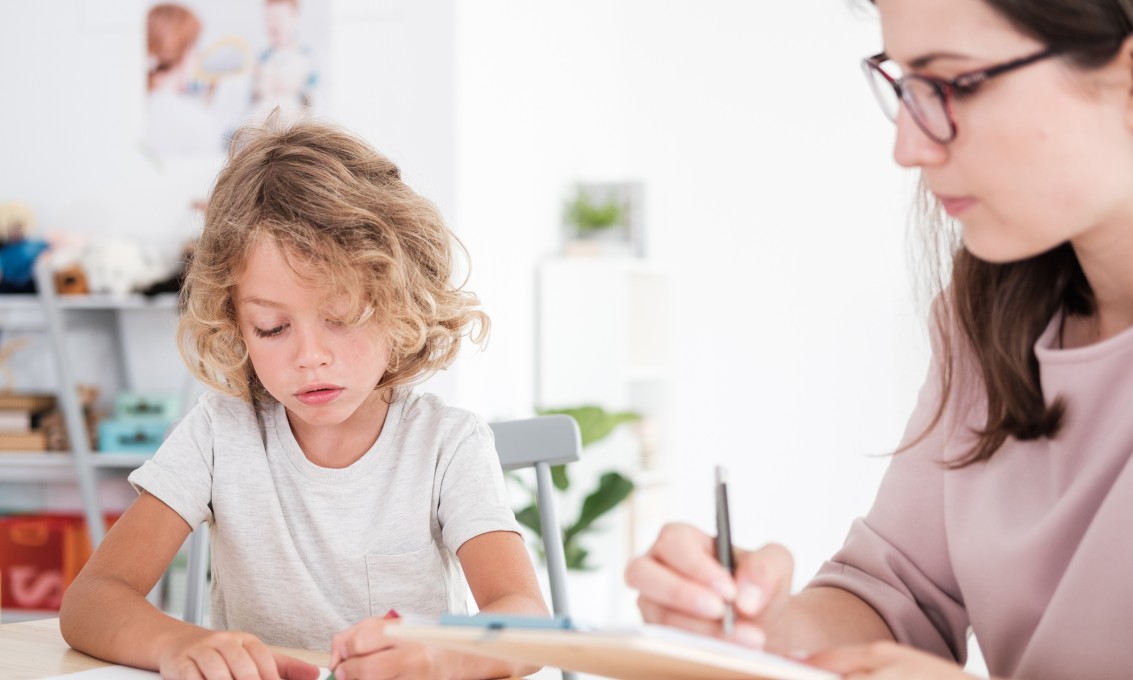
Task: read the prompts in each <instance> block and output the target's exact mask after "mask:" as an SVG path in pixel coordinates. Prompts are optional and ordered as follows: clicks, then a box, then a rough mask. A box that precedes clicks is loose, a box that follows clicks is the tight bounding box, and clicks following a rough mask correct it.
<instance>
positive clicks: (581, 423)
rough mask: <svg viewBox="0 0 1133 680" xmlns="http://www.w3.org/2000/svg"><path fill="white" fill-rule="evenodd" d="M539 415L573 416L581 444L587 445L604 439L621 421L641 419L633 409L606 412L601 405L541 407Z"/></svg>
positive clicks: (627, 421) (628, 421)
mask: <svg viewBox="0 0 1133 680" xmlns="http://www.w3.org/2000/svg"><path fill="white" fill-rule="evenodd" d="M539 414H540V415H553V414H562V415H568V416H570V417H571V418H574V420H575V422H576V423H578V430H579V433H580V434H581V435H582V446H583V447H587V446H590V445H591V444H593V443H594V442H596V441H601V440H602V439H605V438H606V436H607V435H609V434H610V433H611V432H613V431H614V428H615V427H617V426H618V425H621V424H622V423H630V422H636V421H638V420H641V414H640V413H637V412H635V411H620V412H617V413H608V412H607V411H606V410H605V409H603V408H602V407H601V406H576V407H574V408H557V409H542V410H540V411H539Z"/></svg>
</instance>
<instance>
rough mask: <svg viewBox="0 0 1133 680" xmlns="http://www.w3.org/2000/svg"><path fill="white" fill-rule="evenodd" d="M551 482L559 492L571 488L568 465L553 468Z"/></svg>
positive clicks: (561, 464) (562, 464)
mask: <svg viewBox="0 0 1133 680" xmlns="http://www.w3.org/2000/svg"><path fill="white" fill-rule="evenodd" d="M551 482H552V483H553V484H554V485H555V488H556V489H558V490H559V491H566V490H567V487H568V486H570V477H568V476H567V469H566V463H560V464H558V465H552V466H551Z"/></svg>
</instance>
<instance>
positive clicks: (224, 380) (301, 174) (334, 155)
mask: <svg viewBox="0 0 1133 680" xmlns="http://www.w3.org/2000/svg"><path fill="white" fill-rule="evenodd" d="M265 239H266V240H268V241H270V242H273V243H274V244H276V245H277V246H278V247H279V248H280V250H281V251H282V252H283V253H284V254H285V255H286V260H287V262H288V264H289V265H290V267H291V269H292V271H293V272H294V273H295V274H296V275H297V276H299V277H300V279H301V280H303V281H304V282H306V283H309V284H311V285H313V286H316V287H317V288H319V289H320V290H323V291H325V292H326V293H327V294H328V296H337V297H338V298H339V299H340V300H341V298H342V297H345V298H346V300H347V303H348V304H347V313H346V315H345V317H344V318H342V317H341V314H336V318H342V320H343V321H344V322H345V323H348V324H352V325H357V326H362V325H363V324H366V323H368V322H370V321H372V320H373V319H377V320H378V321H379V322H380V324H381V326H382V329H383V331H384V332H385V334H386V337H387V338H388V339H389V342H390V345H391V347H392V352H391V356H390V363H389V367H388V368H387V370H386V372H385V375H384V376H383V377H382V379H381V381H380V382H379V383H378V385H376V386H375V389H384V390H385V392H384V396H385V397H386V398H387V400H388V399H392V395H394V393H395V390H394V388H396V387H398V386H401V385H407V384H412V383H414V382H418V381H420V380H423V379H424V378H426V377H428V376H429V375H431V374H433V373H435V372H436V371H439V370H441V369H443V368H445V367H447V366H448V365H449V364H450V363H452V361H453V360H454V359H455V358H456V355H457V353H458V351H459V349H460V344H461V340H462V338H463V336H465V335H468V336H469V338H470V339H471V340H472V342H474V343H476V344H478V345H482V344H484V342H485V341H486V339H487V336H488V332H489V329H490V326H491V324H490V321H489V319H488V316H487V314H485V313H484V312H483V311H482V310H481V309H480V301H479V300H478V299H477V297H476V296H475V295H474V294H472V293H471V292H468V291H465V290H463V289H462V288H463V285H464V283H459V284H454V283H453V282H452V277H453V269H454V254H455V252H454V250H455V251H459V253H460V254H461V255H463V256H464V257H465V258H466V257H467V252H466V251H465V250H464V248H463V246H462V245H461V244H460V242H459V240H457V239H456V237H455V236H454V235H453V234H452V232H451V231H450V230H449V229H448V227H446V226H445V223H444V220H443V219H442V218H441V215H440V213H439V211H438V210H437V208H436V207H435V206H434V205H433V204H432V203H431V202H430V201H428V200H427V199H425V198H423V197H422V196H420V195H418V194H417V193H416V192H414V191H413V190H412V189H410V188H409V187H408V186H407V185H406V184H405V183H404V182H402V181H401V173H400V171H399V170H398V168H397V166H396V165H394V164H393V163H392V162H391V161H390V160H389V159H388V158H386V157H384V156H382V155H381V154H379V153H378V152H377V151H375V150H374V149H373V148H372V147H370V146H369V145H368V144H367V143H366V142H364V141H362V140H361V139H359V138H357V137H356V136H354V135H352V134H350V133H348V132H346V131H345V130H342V129H340V128H338V127H336V126H333V125H328V124H326V123H321V122H316V121H313V120H304V121H299V122H295V123H289V124H287V123H283V122H282V120H281V117H280V116H279V115H278V113H276V114H273V115H272V116H270V117H269V118H268V120H267V121H266V122H265V123H264V124H263V125H257V126H248V127H244V128H241V129H240V130H238V131H237V132H236V134H235V136H234V137H233V140H232V144H231V147H230V150H229V155H228V163H227V165H226V166H225V168H224V169H223V170H222V171H221V173H220V175H219V176H218V177H217V180H216V186H215V187H214V188H213V192H212V196H211V197H210V198H209V202H208V209H207V211H206V212H205V225H204V230H203V232H202V234H201V237H200V241H199V242H198V244H197V247H196V250H195V252H194V254H193V258H192V261H191V263H190V265H189V267H188V271H187V272H186V276H185V282H184V285H183V287H182V290H181V320H180V325H179V328H178V339H179V348H180V351H181V356H182V357H183V358H184V360H185V363H186V364H187V365H188V366H189V369H190V370H191V371H192V372H193V374H194V375H195V376H196V377H198V378H199V379H201V380H202V381H204V382H205V383H206V384H208V385H210V386H212V387H213V388H215V389H217V390H219V391H221V392H223V393H226V394H230V395H233V396H237V397H240V398H242V399H244V400H246V401H251V402H253V403H265V402H267V403H270V402H272V401H274V399H273V398H272V397H271V395H269V394H268V393H267V390H265V389H264V387H263V385H262V384H261V383H260V381H259V379H258V378H257V376H256V375H255V371H254V370H253V368H252V364H251V361H250V360H249V356H248V350H247V347H246V346H245V344H244V341H243V338H242V336H241V334H240V331H239V328H238V327H237V323H236V310H235V305H234V302H233V295H234V293H235V288H236V284H237V282H238V281H239V279H240V277H241V275H242V274H243V272H244V270H245V267H246V263H247V258H248V254H249V252H250V251H251V249H252V248H253V247H254V246H255V245H256V244H258V243H261V242H263V241H264V240H265ZM465 282H466V281H465Z"/></svg>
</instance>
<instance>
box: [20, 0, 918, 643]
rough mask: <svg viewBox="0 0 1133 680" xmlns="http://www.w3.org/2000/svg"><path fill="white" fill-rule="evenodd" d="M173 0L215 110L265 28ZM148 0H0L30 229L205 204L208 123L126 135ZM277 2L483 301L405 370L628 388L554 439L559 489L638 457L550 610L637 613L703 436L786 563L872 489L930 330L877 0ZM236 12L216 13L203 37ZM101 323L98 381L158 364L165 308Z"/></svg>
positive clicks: (511, 408)
mask: <svg viewBox="0 0 1133 680" xmlns="http://www.w3.org/2000/svg"><path fill="white" fill-rule="evenodd" d="M181 4H183V5H184V6H186V7H188V8H190V9H193V10H194V11H196V12H197V13H198V14H199V15H200V16H201V17H203V18H202V25H203V27H202V30H201V31H200V35H199V38H198V43H199V44H198V57H199V58H202V61H201V62H200V63H206V62H208V60H211V64H212V69H213V75H214V78H213V80H212V81H210V82H211V83H212V85H213V86H214V87H213V88H212V90H210V91H209V92H204V91H203V90H201V89H198V91H196V93H195V96H198V97H200V98H201V100H202V101H206V103H207V105H210V106H215V107H217V108H221V107H222V106H229V111H230V113H229V114H228V117H227V118H226V119H225V120H224V121H222V122H221V123H220V125H221V127H223V126H224V125H227V124H230V123H232V122H233V121H235V120H238V118H239V115H243V114H242V113H241V112H240V110H239V107H238V106H230V104H231V102H233V101H235V99H234V97H241V96H242V97H245V98H247V96H248V94H247V93H249V92H251V91H252V89H253V88H254V87H255V86H254V84H253V79H254V78H255V77H256V76H255V75H254V74H255V73H256V70H255V69H256V65H257V64H259V65H261V66H262V65H263V64H264V63H266V61H267V60H268V57H267V56H265V55H266V54H267V50H268V49H269V48H270V45H269V44H268V41H269V36H268V34H267V33H265V32H264V29H263V21H264V19H263V16H264V11H265V6H264V3H263V2H262V0H232V1H230V2H224V3H215V2H214V3H204V2H201V3H194V2H192V1H191V0H184V1H183V2H182V3H181ZM863 4H864V3H863ZM149 6H150V3H145V2H141V1H139V0H120V1H116V2H113V3H107V2H95V1H94V0H51V1H49V2H29V1H22V0H0V92H2V95H0V98H2V102H3V106H2V107H0V121H2V124H0V203H2V202H5V201H11V202H19V203H20V204H21V205H23V206H26V207H30V209H31V210H33V211H34V217H35V221H34V229H33V233H34V234H38V235H40V236H43V237H45V238H47V237H50V238H51V239H56V240H58V241H61V242H64V243H65V242H68V241H71V242H75V241H84V240H85V241H87V242H89V241H92V240H93V241H116V242H117V241H125V242H130V243H133V244H141V245H142V247H143V248H144V249H146V252H154V253H156V254H157V256H160V257H166V258H169V257H175V254H176V253H177V252H178V251H179V249H180V248H181V247H182V244H183V243H184V242H185V241H186V240H187V239H191V238H192V237H193V235H194V233H196V231H197V230H199V228H200V210H199V203H200V202H201V201H204V200H206V199H207V195H208V191H209V187H210V185H211V183H212V181H213V179H214V177H215V175H216V173H217V171H218V170H219V168H220V164H221V162H222V160H223V156H222V153H221V151H220V148H221V147H220V146H219V145H218V146H217V147H216V148H205V149H203V150H201V149H197V150H196V151H194V152H193V153H189V154H180V153H176V152H171V151H165V150H163V149H162V148H160V146H161V145H160V144H159V143H157V142H155V141H154V138H152V137H149V136H148V135H149V133H148V132H147V130H148V129H149V128H148V126H150V125H151V124H152V122H153V119H152V115H153V113H152V111H153V107H152V97H153V95H152V93H151V92H149V91H148V90H147V81H146V77H145V75H144V74H145V73H146V72H147V68H148V67H149V66H150V65H151V62H152V61H153V57H152V55H147V51H146V38H145V36H146V13H147V9H148V8H149ZM295 7H296V8H297V9H296V11H297V12H298V15H297V16H298V24H297V25H298V28H299V30H300V41H301V42H302V44H303V45H304V46H305V48H306V51H305V52H303V54H304V55H306V56H305V58H309V59H310V64H305V63H304V64H305V65H304V64H301V67H302V68H300V67H296V68H299V70H302V69H304V68H306V69H307V71H311V72H317V77H316V78H314V79H312V78H311V77H310V74H309V73H307V71H303V78H302V82H303V83H305V84H306V85H307V86H309V88H310V90H309V91H305V92H304V93H302V95H301V96H300V99H301V98H302V97H303V96H306V97H309V99H310V102H311V105H312V107H313V109H314V111H315V113H316V114H317V115H319V116H322V117H325V118H328V119H330V120H333V121H335V122H337V123H340V124H342V125H343V126H345V127H347V128H349V129H351V130H353V131H355V132H357V133H360V134H361V135H363V136H364V137H365V138H366V139H367V140H368V141H370V142H371V143H372V144H373V145H374V146H375V147H376V148H377V149H379V150H380V151H382V152H384V153H386V154H387V155H389V156H391V157H392V158H393V159H394V160H395V161H396V162H397V163H398V164H399V165H400V166H401V167H402V169H403V176H404V177H405V179H406V180H407V181H408V183H409V184H410V185H411V186H413V187H414V188H415V189H417V190H418V191H419V192H420V193H422V194H424V195H425V196H427V197H429V198H430V199H432V200H433V201H434V202H436V204H437V205H438V206H439V207H440V209H441V210H442V212H443V213H444V215H445V216H446V218H447V219H448V221H449V223H450V225H451V226H452V227H453V229H454V231H455V232H456V233H457V234H458V235H459V237H460V239H461V240H462V241H463V243H464V244H465V246H466V247H467V249H468V251H469V253H470V256H471V269H470V271H469V272H467V274H468V277H469V279H468V287H469V288H470V289H471V290H473V291H475V292H476V293H477V294H478V295H479V296H480V298H481V300H482V302H483V304H484V307H485V308H486V310H487V311H488V312H489V314H490V315H491V317H492V320H493V328H492V337H491V342H490V344H489V346H488V348H487V350H486V351H483V352H474V351H468V352H465V353H464V354H463V355H462V357H461V358H460V359H459V361H458V362H457V363H456V364H455V365H454V366H453V367H452V368H451V369H450V370H448V371H446V372H444V373H443V374H440V375H438V376H436V377H435V378H433V379H431V380H430V381H429V382H428V383H426V385H425V386H424V389H429V390H432V391H435V392H437V393H439V394H440V395H442V396H443V397H444V398H445V399H446V400H448V401H449V402H450V403H453V404H455V405H458V406H461V407H465V408H468V409H471V410H474V411H477V412H479V413H481V414H483V415H484V416H485V417H486V418H488V419H489V420H498V419H509V418H520V417H526V416H529V415H531V414H533V413H534V412H535V410H536V409H564V408H565V409H571V408H576V407H581V406H600V407H602V408H603V409H605V410H606V411H608V412H611V413H627V412H628V413H630V414H633V415H634V416H636V417H637V418H630V419H629V422H626V423H624V424H621V425H618V426H617V427H615V428H614V429H613V430H612V431H611V433H610V434H609V436H607V437H606V438H604V439H603V440H601V441H599V442H597V443H595V444H593V445H589V446H587V447H586V450H585V453H584V456H583V460H582V462H581V463H579V464H577V465H576V466H575V467H574V469H572V470H571V471H570V472H571V485H570V488H569V489H568V490H567V492H566V493H565V494H564V496H563V498H562V503H561V504H560V513H562V514H563V515H564V516H566V518H567V519H569V518H571V517H573V516H574V515H575V514H577V512H578V509H577V508H578V506H579V504H580V499H581V498H582V496H583V495H585V494H586V493H588V490H589V489H591V488H593V487H594V485H595V484H596V483H597V480H598V479H599V477H600V476H601V475H602V474H604V473H605V472H608V471H618V472H619V473H621V474H622V475H624V476H625V478H627V479H629V480H631V481H632V482H633V483H634V484H635V485H636V490H635V491H634V492H633V493H632V494H630V495H629V496H628V497H627V498H626V499H625V500H624V501H623V502H620V503H618V504H617V506H616V507H615V508H614V509H613V510H612V511H610V512H608V513H605V514H604V515H603V516H602V517H600V518H599V519H598V520H597V521H596V522H595V524H594V527H593V529H592V530H590V531H588V532H586V535H585V536H584V537H583V538H584V540H585V542H586V546H587V549H588V550H589V553H590V554H589V559H588V565H589V566H590V567H591V569H590V570H589V571H579V572H576V574H575V575H574V577H573V578H575V579H577V583H576V584H572V585H571V586H569V588H570V592H571V594H572V598H573V599H574V603H573V604H574V609H575V613H576V615H579V616H581V617H584V618H587V619H590V620H597V621H632V620H635V618H636V610H635V608H634V607H633V597H632V594H629V593H626V592H625V589H624V587H622V586H621V578H622V570H623V569H624V565H625V561H626V560H627V559H628V558H629V557H630V556H632V555H634V554H637V553H640V552H641V551H643V550H645V549H647V547H648V545H649V543H650V541H651V539H652V537H653V536H655V535H656V532H657V529H658V528H659V527H660V525H661V524H662V523H663V522H664V521H672V520H680V521H687V522H691V523H693V524H696V525H698V526H700V527H702V528H704V529H705V530H707V531H710V532H712V531H713V529H712V526H713V525H712V522H713V497H712V483H713V468H714V466H716V465H724V466H726V467H727V468H728V470H729V471H730V476H731V482H732V486H731V504H732V513H733V520H732V523H733V531H734V534H735V537H736V542H737V544H739V545H742V546H755V545H758V544H761V543H764V542H767V541H778V542H781V543H783V544H785V545H787V546H788V547H789V548H790V549H791V550H792V551H793V552H794V554H795V556H796V560H797V569H798V572H797V576H796V581H797V585H800V586H801V585H802V584H804V583H805V582H806V580H807V579H808V578H809V577H810V575H811V574H813V572H814V571H815V570H816V569H817V568H818V566H819V565H820V564H821V562H822V560H823V559H825V558H826V557H827V556H829V555H830V554H831V553H832V552H833V551H834V550H836V549H837V548H838V546H839V545H840V544H841V541H842V538H843V536H844V533H845V531H846V529H847V528H848V526H849V523H850V521H851V520H852V519H853V518H854V517H856V516H858V515H860V514H862V513H864V512H865V511H866V510H867V509H868V508H869V504H870V502H871V499H872V497H873V494H874V492H875V491H876V487H877V483H878V480H879V479H880V475H881V474H882V472H883V470H884V467H885V464H886V458H885V454H886V453H887V452H889V451H891V450H892V449H893V448H894V446H895V445H896V444H897V442H898V440H899V438H900V435H901V433H902V430H903V426H904V421H905V418H906V417H907V416H908V414H909V413H910V412H911V409H912V407H913V402H914V399H915V395H916V391H917V388H918V386H919V384H920V382H921V380H922V378H923V376H924V372H925V369H926V366H927V358H928V343H927V337H926V334H925V332H924V330H923V317H924V311H923V310H922V309H920V308H918V307H917V306H916V305H915V304H914V302H913V296H912V288H913V278H912V276H911V275H910V269H909V266H908V261H907V256H906V236H907V235H906V223H907V213H908V206H909V204H910V200H911V197H912V193H913V190H914V188H915V177H913V176H912V175H910V174H908V173H906V172H904V171H901V170H900V169H899V168H897V167H896V166H895V165H894V163H893V162H892V160H891V158H890V150H891V144H892V137H893V131H892V127H891V125H890V123H889V122H888V121H886V120H885V118H884V117H883V116H882V115H881V113H880V111H879V110H878V108H877V106H876V104H875V103H874V102H873V101H872V96H871V93H870V92H869V90H868V86H867V84H866V82H865V80H864V78H863V77H862V74H861V72H860V68H859V61H860V59H861V58H862V57H864V56H866V55H869V54H872V53H874V52H876V51H878V50H879V49H880V47H879V46H880V36H879V30H878V26H877V23H876V19H875V18H874V16H873V15H872V12H871V11H870V10H869V9H867V8H863V7H861V6H859V5H858V4H855V3H852V2H849V0H794V1H791V2H751V1H750V0H684V1H662V0H538V1H534V2H533V1H530V0H465V1H455V0H416V1H412V2H410V1H409V0H330V1H328V2H315V0H301V2H299V3H297V4H296V5H295ZM210 22H211V23H210ZM240 27H244V28H240ZM248 27H252V28H248ZM253 29H254V30H253ZM241 30H244V31H245V32H244V33H242V34H241V35H243V36H244V38H243V41H244V42H243V44H242V45H241V44H240V43H239V41H236V42H231V41H230V42H228V43H225V42H223V41H221V38H224V37H225V31H231V32H235V33H239V31H241ZM233 45H235V47H234V46H233ZM249 55H251V56H249ZM311 65H313V66H311ZM202 82H203V80H202ZM198 87H203V86H200V85H199V83H198ZM233 92H237V93H242V94H237V95H233V94H232V93H233ZM210 97H211V98H210ZM243 101H245V103H246V102H247V99H245V100H243ZM225 102H227V104H226V103H225ZM147 116H151V117H150V118H147ZM221 134H223V131H222V132H221ZM173 137H174V138H175V139H180V138H181V137H178V134H177V133H176V132H175V133H173ZM580 201H581V203H582V205H581V206H580V205H579V202H580ZM579 210H581V211H582V213H583V214H581V216H580V213H579ZM604 210H605V211H606V213H607V214H606V217H607V218H610V219H609V220H607V222H611V223H612V226H613V228H612V229H607V228H606V226H609V225H602V224H600V223H601V222H602V215H600V214H599V215H595V214H594V213H602V212H603V211H604ZM596 225H597V226H596ZM18 312H19V310H15V311H11V310H9V311H7V312H5V316H4V317H2V318H0V324H2V323H3V322H4V321H8V322H12V320H13V319H14V318H16V317H18V315H19V314H18ZM117 323H118V324H119V326H118V330H119V331H120V332H119V333H117V334H107V333H104V332H102V331H103V330H105V329H104V328H100V327H89V328H87V327H83V326H82V324H79V327H78V328H77V329H76V331H75V332H74V333H73V334H70V335H69V337H68V339H67V341H68V343H69V347H70V348H71V349H70V351H71V352H72V353H73V356H74V363H75V364H76V368H75V372H76V374H77V375H78V378H79V379H80V380H81V381H83V382H87V383H92V384H95V385H98V386H100V394H101V395H102V396H101V397H100V398H101V399H103V400H107V399H110V398H112V397H113V393H114V391H115V390H116V389H122V388H124V386H125V385H126V384H127V383H128V385H129V388H130V389H131V390H133V391H135V392H142V393H145V392H147V391H149V392H162V391H170V390H176V391H180V390H183V389H184V387H185V384H186V380H187V377H186V374H185V372H184V370H183V369H182V367H181V364H180V360H179V359H178V357H177V354H176V350H175V347H174V342H173V335H172V331H173V326H174V323H175V318H174V311H173V310H172V309H171V308H167V309H165V310H164V311H163V312H160V313H154V314H149V313H145V314H143V313H122V314H121V315H120V318H119V319H118V321H117ZM2 332H3V334H2V335H0V340H12V339H17V338H19V337H25V336H26V337H27V338H29V339H30V343H28V344H27V345H26V346H24V347H23V348H22V349H21V350H20V351H18V352H16V353H14V354H13V355H12V356H11V358H10V359H8V367H9V369H10V371H11V374H12V376H11V382H10V385H9V386H10V387H14V388H16V389H18V390H47V391H50V390H51V389H54V387H53V386H54V385H55V384H56V382H57V380H58V377H59V376H58V375H57V373H56V371H55V368H54V363H53V362H52V358H51V353H50V349H49V346H48V344H47V343H46V342H44V341H43V340H42V337H41V336H36V335H35V333H34V332H28V333H26V334H21V333H20V332H19V331H18V329H17V330H16V331H12V330H6V331H2ZM37 337H38V338H39V339H36V338H37ZM115 361H120V362H124V364H125V366H123V367H120V370H119V369H113V368H111V366H112V365H113V364H114V362H115ZM122 376H125V377H122ZM5 455H6V454H3V453H0V506H2V507H4V508H8V509H13V510H21V511H28V510H37V509H40V510H45V511H59V510H68V509H71V510H74V509H75V508H77V507H79V505H80V501H79V499H78V494H77V492H76V491H75V489H74V486H73V483H68V482H67V481H66V480H62V479H61V480H56V481H53V482H52V483H50V484H28V483H27V481H28V480H27V479H24V478H20V481H18V482H13V481H11V480H12V479H14V477H12V476H11V475H9V477H7V478H5V477H4V472H3V470H4V468H3V465H4V463H3V460H4V456H5ZM13 460H14V459H13ZM4 479H8V481H7V482H4V481H3V480H4ZM33 481H34V480H33ZM69 484H70V485H69ZM100 484H101V485H102V493H103V498H104V499H106V500H105V503H106V504H107V506H108V508H107V509H108V510H112V509H114V508H113V506H115V505H121V506H123V507H124V504H125V503H126V502H128V501H129V499H130V498H131V496H132V491H130V490H129V489H128V487H127V486H126V485H125V483H124V474H120V475H118V477H117V479H103V480H102V481H101V482H100ZM41 487H42V488H41ZM517 488H518V487H517ZM519 493H520V491H517V498H516V507H517V509H518V508H519V507H520V506H521V505H523V498H522V496H520V495H518V494H519ZM118 509H119V510H120V507H119V508H118ZM533 545H534V542H533Z"/></svg>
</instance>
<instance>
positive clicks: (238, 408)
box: [197, 390, 256, 422]
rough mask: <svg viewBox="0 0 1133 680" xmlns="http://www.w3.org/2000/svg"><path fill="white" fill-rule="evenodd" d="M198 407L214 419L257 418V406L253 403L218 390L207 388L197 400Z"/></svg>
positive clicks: (227, 420)
mask: <svg viewBox="0 0 1133 680" xmlns="http://www.w3.org/2000/svg"><path fill="white" fill-rule="evenodd" d="M197 409H199V410H200V411H202V412H203V413H204V415H205V416H207V417H208V419H209V420H212V421H222V422H231V421H238V422H242V421H248V420H252V421H254V420H256V407H255V406H254V405H253V404H251V403H250V402H247V401H244V400H243V399H240V398H239V397H233V396H231V395H228V394H223V393H221V392H217V391H216V390H206V391H205V392H204V393H203V394H202V395H201V397H200V399H198V400H197Z"/></svg>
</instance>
